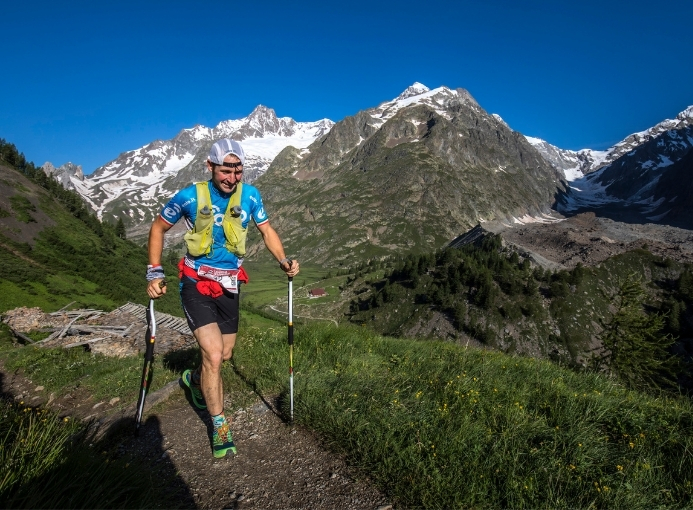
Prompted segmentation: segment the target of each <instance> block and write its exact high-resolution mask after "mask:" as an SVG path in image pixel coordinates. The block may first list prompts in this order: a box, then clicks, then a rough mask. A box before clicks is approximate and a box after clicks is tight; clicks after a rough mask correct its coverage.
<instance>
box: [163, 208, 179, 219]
mask: <svg viewBox="0 0 693 510" xmlns="http://www.w3.org/2000/svg"><path fill="white" fill-rule="evenodd" d="M161 215H162V216H163V217H164V218H168V219H170V220H172V219H173V218H174V217H175V215H176V211H174V210H173V209H171V208H170V207H164V211H163V212H162V213H161Z"/></svg>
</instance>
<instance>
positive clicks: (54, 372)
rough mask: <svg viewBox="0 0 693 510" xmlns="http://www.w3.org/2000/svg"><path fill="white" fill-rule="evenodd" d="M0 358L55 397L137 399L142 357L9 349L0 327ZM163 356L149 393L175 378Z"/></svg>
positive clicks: (6, 335)
mask: <svg viewBox="0 0 693 510" xmlns="http://www.w3.org/2000/svg"><path fill="white" fill-rule="evenodd" d="M0 356H2V357H3V359H4V360H5V364H6V367H7V369H8V370H17V369H21V370H22V371H23V373H24V375H25V376H26V377H28V378H29V379H31V380H32V381H33V382H34V383H36V384H37V385H41V386H44V387H45V388H46V391H47V392H49V393H50V392H54V393H56V394H57V395H60V394H65V393H69V392H70V391H72V390H73V389H76V388H80V389H81V390H83V391H86V392H88V394H90V395H92V396H93V397H94V399H95V400H97V401H100V400H110V399H112V398H115V397H118V398H120V402H121V404H122V405H127V404H129V403H132V402H134V401H136V400H137V392H138V391H139V388H140V380H141V377H142V356H129V357H125V358H110V357H106V356H102V355H97V354H91V353H89V352H85V351H84V350H82V349H46V348H41V347H36V346H30V345H29V346H25V347H22V348H16V347H12V343H11V336H10V333H9V331H8V329H7V326H5V325H4V324H2V325H0ZM168 360H169V358H167V357H166V356H156V357H155V364H154V373H155V377H154V379H153V381H152V386H151V388H150V391H156V390H157V389H159V388H161V387H162V386H164V385H165V384H167V383H168V382H170V381H173V380H176V379H177V378H178V377H179V375H180V374H179V372H178V371H177V370H175V369H174V368H172V367H171V363H170V362H169V361H168Z"/></svg>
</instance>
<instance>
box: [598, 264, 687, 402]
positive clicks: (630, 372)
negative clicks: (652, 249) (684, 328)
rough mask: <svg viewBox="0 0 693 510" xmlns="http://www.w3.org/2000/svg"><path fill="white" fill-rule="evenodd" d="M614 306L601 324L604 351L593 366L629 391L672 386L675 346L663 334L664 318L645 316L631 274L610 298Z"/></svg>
mask: <svg viewBox="0 0 693 510" xmlns="http://www.w3.org/2000/svg"><path fill="white" fill-rule="evenodd" d="M610 298H611V301H612V303H613V304H614V305H615V307H616V312H615V313H614V314H613V316H612V317H611V319H610V320H609V321H608V322H607V321H602V326H603V327H604V330H603V332H602V334H601V340H602V342H603V345H604V347H603V350H602V352H601V354H600V355H598V356H597V357H595V358H594V359H593V360H592V361H593V367H595V368H598V369H601V368H607V369H608V370H610V371H611V372H612V373H614V374H615V375H616V376H617V377H618V378H619V379H621V380H622V381H623V382H625V383H626V384H627V385H628V386H630V387H631V388H636V389H648V388H649V389H654V388H662V387H665V386H672V385H674V384H675V376H676V373H677V371H678V369H679V361H678V359H677V358H675V357H674V356H672V355H671V354H670V353H669V348H670V347H671V345H672V344H673V343H674V338H673V337H672V336H671V335H670V334H665V333H663V329H664V325H665V316H663V315H661V314H659V313H652V314H648V313H646V311H645V308H644V303H645V298H646V292H645V289H644V288H643V285H642V282H641V281H640V279H639V278H637V277H636V276H635V275H634V274H630V275H629V276H628V277H627V278H626V279H625V280H623V281H621V282H620V283H619V287H618V290H617V291H616V293H615V295H613V296H610Z"/></svg>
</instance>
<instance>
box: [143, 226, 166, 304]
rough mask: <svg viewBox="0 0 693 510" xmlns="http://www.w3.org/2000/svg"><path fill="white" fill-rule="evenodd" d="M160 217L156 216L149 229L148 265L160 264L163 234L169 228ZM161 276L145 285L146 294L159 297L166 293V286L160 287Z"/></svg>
mask: <svg viewBox="0 0 693 510" xmlns="http://www.w3.org/2000/svg"><path fill="white" fill-rule="evenodd" d="M171 226H172V225H169V224H168V223H166V222H165V221H164V220H162V219H161V217H159V216H157V218H156V219H155V220H154V222H153V223H152V226H151V228H150V229H149V243H148V244H147V249H148V252H149V265H152V266H160V265H161V254H162V252H163V251H164V234H166V232H167V231H168V229H170V228H171ZM162 281H163V280H162V279H161V278H157V279H155V280H152V281H150V282H149V284H148V285H147V294H149V297H150V298H152V299H156V298H158V297H160V296H161V295H162V294H166V287H161V285H160V284H161V282H162Z"/></svg>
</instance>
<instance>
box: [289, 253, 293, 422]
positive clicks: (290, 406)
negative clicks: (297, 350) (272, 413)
mask: <svg viewBox="0 0 693 510" xmlns="http://www.w3.org/2000/svg"><path fill="white" fill-rule="evenodd" d="M289 267H291V260H289ZM293 283H294V279H293V277H292V276H289V409H290V413H291V414H290V416H291V423H293V422H294V315H293V308H294V302H293Z"/></svg>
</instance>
